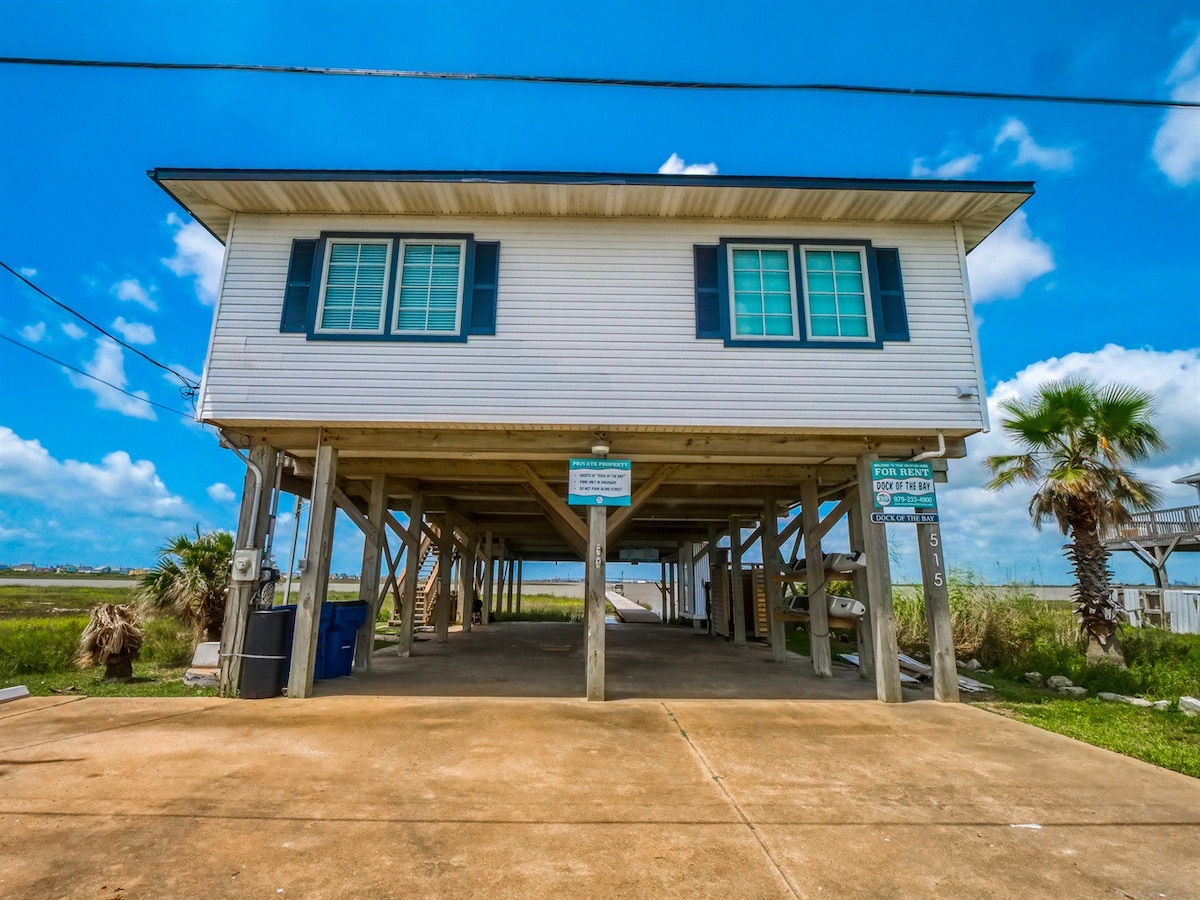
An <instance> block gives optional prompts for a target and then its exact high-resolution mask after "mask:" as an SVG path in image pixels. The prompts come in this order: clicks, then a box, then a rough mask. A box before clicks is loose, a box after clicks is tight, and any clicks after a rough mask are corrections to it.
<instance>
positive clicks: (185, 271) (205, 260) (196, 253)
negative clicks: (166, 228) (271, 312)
mask: <svg viewBox="0 0 1200 900" xmlns="http://www.w3.org/2000/svg"><path fill="white" fill-rule="evenodd" d="M167 224H168V225H170V226H172V227H173V228H174V229H175V234H174V238H175V255H174V256H170V257H167V258H165V259H164V260H163V265H165V266H166V267H167V268H168V269H170V270H171V271H172V272H174V273H175V274H176V275H178V276H179V277H180V278H187V277H189V276H191V277H193V278H194V279H195V281H196V296H198V297H199V298H200V302H201V303H205V304H207V305H209V306H212V305H214V304H215V303H216V302H217V290H218V289H219V288H220V281H221V263H222V262H223V261H224V259H225V248H224V247H222V246H221V243H220V242H219V241H218V240H217V239H216V238H214V237H213V236H212V235H211V234H209V233H208V232H207V231H205V230H204V226H202V225H201V224H200V223H199V222H184V221H183V219H181V218H179V216H177V215H175V213H171V214H170V215H169V216H167Z"/></svg>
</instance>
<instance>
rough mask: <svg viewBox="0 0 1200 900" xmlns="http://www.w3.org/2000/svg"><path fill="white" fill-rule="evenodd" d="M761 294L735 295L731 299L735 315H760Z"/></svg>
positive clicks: (761, 308) (761, 309)
mask: <svg viewBox="0 0 1200 900" xmlns="http://www.w3.org/2000/svg"><path fill="white" fill-rule="evenodd" d="M762 304H763V298H762V295H761V294H737V295H735V296H734V298H733V311H734V314H735V315H739V316H744V315H761V314H762V311H763V307H762Z"/></svg>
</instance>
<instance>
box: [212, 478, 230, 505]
mask: <svg viewBox="0 0 1200 900" xmlns="http://www.w3.org/2000/svg"><path fill="white" fill-rule="evenodd" d="M207 492H208V496H209V497H211V498H212V499H213V500H216V501H217V502H218V503H232V502H233V501H234V500H236V499H237V494H235V493H234V492H233V488H231V487H230V486H229V485H227V484H225V483H223V482H220V481H218V482H217V483H216V484H210V485H209V486H208V491H207Z"/></svg>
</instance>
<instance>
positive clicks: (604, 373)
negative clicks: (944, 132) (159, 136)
mask: <svg viewBox="0 0 1200 900" xmlns="http://www.w3.org/2000/svg"><path fill="white" fill-rule="evenodd" d="M150 175H151V177H152V178H153V179H154V181H155V182H156V183H157V184H158V185H159V186H161V187H162V188H163V189H164V190H166V191H167V193H168V194H170V195H171V196H173V197H174V198H175V199H176V200H177V201H178V202H179V203H180V204H181V205H182V206H183V207H184V208H185V209H187V210H188V212H190V213H191V214H192V216H194V217H195V218H196V219H197V220H198V221H199V222H201V223H202V224H203V225H204V226H205V227H206V228H207V229H208V230H209V231H210V232H212V233H213V234H214V235H215V236H216V237H217V238H218V239H219V240H221V241H222V242H223V243H224V244H225V246H226V258H225V266H224V270H223V273H222V278H221V285H220V291H219V298H218V302H217V306H216V310H215V319H214V324H213V330H212V339H211V343H210V346H209V349H208V356H207V360H206V364H205V368H204V373H205V374H204V383H203V386H202V389H201V393H200V397H199V415H200V418H202V419H203V420H204V421H205V422H208V423H210V424H212V425H214V426H216V427H217V428H218V429H220V430H221V432H222V433H223V434H224V435H225V437H226V439H227V440H228V441H230V442H231V443H232V445H233V446H236V447H238V448H241V449H242V451H243V452H246V451H248V453H249V456H250V458H251V461H253V462H254V464H255V466H257V467H258V470H259V472H260V474H261V475H262V476H263V480H262V482H261V483H263V484H266V485H270V484H272V483H274V482H275V475H274V473H275V472H276V471H277V468H278V466H279V465H281V464H282V463H281V461H282V460H284V459H286V460H287V461H288V463H287V467H286V470H285V471H284V472H283V473H282V474H281V476H280V479H279V483H280V484H281V485H282V487H283V489H284V490H287V491H289V492H291V493H295V494H299V495H302V496H307V497H310V498H311V501H312V511H313V512H312V515H311V518H310V525H309V531H308V539H307V546H308V548H309V549H308V551H307V554H305V558H306V566H305V567H304V571H303V575H302V577H301V585H300V589H299V607H298V612H297V622H296V627H295V631H294V634H295V639H294V640H295V643H294V645H293V652H292V657H291V658H292V670H291V673H290V680H289V686H288V696H289V697H305V696H308V695H309V693H310V692H311V690H312V677H313V660H314V653H315V649H314V641H315V639H316V637H315V636H316V633H317V627H318V625H317V623H318V621H319V618H320V607H321V605H322V603H323V601H324V596H325V593H326V589H327V586H328V580H329V577H330V576H329V547H330V545H331V541H332V538H331V536H330V529H331V527H332V525H331V523H332V520H333V519H332V514H333V510H334V508H335V507H337V508H340V509H343V510H345V511H346V512H347V514H348V515H350V516H351V518H352V519H353V520H354V521H355V522H356V523H357V524H358V525H359V527H360V528H361V529H362V530H363V532H364V534H366V535H367V537H368V540H367V550H366V551H365V555H364V578H363V583H362V588H361V590H362V594H361V596H362V597H363V598H364V599H366V600H369V601H370V602H372V603H375V602H377V597H378V588H379V584H378V579H377V572H378V569H379V565H380V564H379V559H380V558H381V557H382V556H383V553H382V549H381V548H383V542H384V540H385V538H387V539H388V540H390V541H394V542H396V543H395V546H396V548H397V554H396V555H399V553H400V550H401V548H404V553H405V559H406V562H405V565H403V566H399V567H398V571H397V574H396V580H397V581H399V582H401V583H402V584H403V619H404V623H403V625H402V632H403V634H402V638H401V644H400V647H401V650H400V652H401V653H406V652H407V651H408V648H409V646H411V644H410V642H411V630H412V617H413V616H420V615H426V614H428V615H429V621H430V623H431V624H433V625H435V626H436V631H437V635H438V639H439V640H440V641H443V642H445V641H447V640H448V630H449V626H450V624H451V622H452V621H453V620H455V619H457V620H458V621H460V622H461V623H462V628H463V630H464V631H466V630H469V629H470V628H471V613H470V610H471V603H470V600H469V598H470V597H471V596H472V595H473V594H476V593H482V594H483V595H484V600H483V608H484V609H483V614H482V618H483V621H484V622H487V617H488V613H489V611H490V610H491V609H492V607H493V602H494V599H495V598H494V591H493V579H492V576H491V575H490V574H487V575H483V576H478V577H477V575H476V573H477V572H484V571H486V572H488V573H491V572H494V571H495V568H494V563H495V561H496V558H497V557H502V558H503V559H504V560H506V561H508V562H509V566H508V569H507V571H508V576H507V577H508V582H509V584H511V583H512V580H513V576H512V565H511V564H512V563H513V562H515V563H516V565H517V567H518V569H517V571H518V577H519V565H520V563H521V562H522V561H523V560H525V559H529V560H543V561H549V560H568V559H570V560H586V562H587V569H586V570H587V572H588V575H589V579H590V581H591V583H592V584H593V585H596V584H599V585H601V586H602V585H603V583H604V572H605V565H606V562H607V561H608V560H609V559H612V560H618V559H620V558H621V555H622V554H623V553H624V554H626V555H627V558H632V559H639V560H643V561H647V562H649V561H657V562H658V563H659V565H660V566H661V570H660V572H661V575H662V580H663V582H664V584H665V585H666V587H667V591H668V595H669V599H665V600H664V603H665V604H666V605H667V608H668V609H669V610H670V611H671V612H673V613H674V614H676V615H678V616H684V617H687V618H690V619H692V620H693V621H694V622H695V623H696V624H697V626H705V625H706V624H710V625H711V627H712V630H713V631H714V632H715V633H716V634H718V635H725V634H728V635H729V636H730V637H731V638H732V639H733V640H734V641H735V643H743V642H745V640H746V639H747V635H748V634H749V635H751V636H756V637H758V638H760V639H764V640H769V641H770V643H771V646H772V650H773V654H774V658H775V659H776V660H777V661H779V662H783V661H784V660H785V659H786V658H787V652H786V645H785V633H784V629H785V621H789V620H795V619H796V618H797V617H798V616H800V615H805V616H810V617H811V622H810V623H809V627H810V629H811V632H812V634H813V667H814V669H815V672H816V674H817V675H818V676H829V675H830V672H831V669H830V664H831V660H830V643H829V636H828V628H827V625H828V622H827V612H826V600H827V598H826V597H825V595H824V588H823V583H822V584H820V585H815V586H814V589H813V591H814V596H813V597H812V598H809V602H808V604H807V612H804V613H793V612H789V611H788V610H785V609H784V606H783V594H782V592H783V590H784V585H785V583H786V584H790V583H793V582H795V581H796V579H795V578H794V577H791V569H790V568H788V567H786V566H785V565H784V561H783V560H782V559H781V558H780V554H779V549H780V547H781V546H782V544H783V541H784V540H785V539H786V538H789V537H790V536H791V535H792V534H794V533H796V532H795V530H793V528H792V527H790V526H788V527H785V529H784V530H785V532H786V533H785V534H780V525H779V520H780V518H782V517H783V516H785V515H787V514H788V513H789V511H790V512H795V511H797V510H800V511H801V515H800V516H799V517H798V518H797V520H796V522H797V524H796V526H794V528H797V529H800V530H802V531H803V533H804V534H806V535H808V538H807V540H806V544H807V545H808V546H807V548H806V556H807V562H808V564H809V566H810V570H812V569H814V568H816V567H823V563H822V555H821V547H820V545H821V535H824V534H826V533H827V532H828V530H829V527H830V526H831V525H832V524H833V522H832V521H822V520H821V513H822V512H824V513H825V515H826V517H828V516H831V515H832V516H834V521H836V520H837V519H839V518H841V517H843V516H848V517H849V528H850V533H851V539H850V540H851V544H852V545H853V547H852V549H854V550H857V551H863V552H864V554H865V555H864V558H865V559H866V560H868V565H867V567H866V569H864V570H862V571H861V576H858V575H856V576H855V581H856V586H855V591H856V596H857V597H858V598H859V599H861V600H863V601H864V602H865V603H866V607H867V613H866V614H865V615H864V616H863V619H862V623H863V628H862V629H861V631H860V634H861V635H862V637H861V638H860V658H861V661H862V665H863V667H864V670H865V671H870V672H873V674H874V677H875V679H876V685H877V689H878V692H879V696H880V698H881V699H887V700H898V699H899V698H900V674H899V669H898V666H897V661H896V634H895V623H894V619H893V612H892V606H891V604H892V600H891V591H890V573H889V568H888V553H887V544H886V532H885V527H886V526H885V525H884V524H881V521H882V520H881V519H880V518H879V517H878V516H879V515H881V514H880V513H879V507H878V506H877V503H878V497H879V494H878V492H874V491H873V489H872V484H873V482H872V475H873V472H874V471H877V470H873V468H872V466H873V464H876V463H889V462H897V461H909V460H912V459H913V458H914V457H918V458H920V459H922V460H926V459H932V460H933V461H934V465H935V466H936V468H937V469H938V470H939V471H940V472H942V473H944V471H945V466H944V460H945V459H946V458H957V457H962V456H964V455H965V453H966V446H965V440H966V438H967V437H968V436H970V435H972V434H975V433H977V432H979V431H981V430H983V429H984V428H986V427H987V424H988V423H987V409H986V403H985V396H986V391H985V390H984V381H983V372H982V369H981V365H980V360H979V347H978V342H977V340H976V334H975V326H974V322H973V319H972V309H971V301H970V289H969V285H968V282H967V270H966V257H967V254H968V253H969V252H971V250H973V249H974V248H975V247H976V246H977V245H978V244H979V243H980V242H981V241H982V240H983V239H984V238H985V237H986V236H987V235H988V234H990V233H991V232H992V231H993V230H994V229H995V228H996V227H997V226H999V225H1000V224H1001V223H1002V222H1003V221H1004V220H1005V219H1006V218H1007V217H1008V216H1010V215H1011V214H1012V213H1013V212H1014V211H1015V210H1017V209H1018V208H1019V207H1020V206H1021V205H1022V204H1023V203H1024V202H1025V201H1026V200H1027V199H1028V198H1029V197H1030V196H1031V195H1032V193H1033V187H1032V185H1030V184H1028V183H1014V182H956V181H933V180H873V179H828V178H777V177H736V176H734V177H729V176H713V177H704V178H699V177H694V176H674V175H621V174H605V173H601V174H583V173H564V172H487V171H469V172H396V171H288V170H284V171H279V170H266V171H249V170H219V169H218V170H213V169H156V170H154V171H153V172H151V173H150ZM606 456H607V457H611V458H615V459H619V460H628V461H630V463H631V468H630V469H628V470H622V471H626V472H628V476H627V477H628V481H627V482H625V481H624V479H625V478H626V476H625V475H620V474H615V475H613V476H612V477H613V479H614V481H613V484H618V485H619V484H628V487H629V492H630V496H629V504H628V505H627V506H622V507H618V508H616V509H615V510H614V511H612V512H611V514H610V515H608V516H607V518H604V516H603V514H604V509H603V508H600V507H597V508H595V509H593V510H591V511H588V512H586V513H585V514H584V515H580V513H579V512H578V508H573V507H571V506H570V505H568V502H567V500H568V478H569V473H568V464H569V461H570V460H571V459H573V458H575V459H579V458H588V459H589V460H590V461H591V462H590V463H588V464H587V465H584V466H582V467H577V468H580V469H581V470H585V469H587V466H588V465H591V464H592V463H595V461H596V459H598V458H600V459H602V458H604V457H606ZM609 471H611V472H617V469H616V468H614V467H610V470H609ZM897 471H899V470H897ZM880 477H882V476H880ZM256 483H258V482H257V481H256V480H255V479H250V480H248V481H247V484H248V485H250V486H251V488H250V489H251V490H253V484H256ZM265 493H266V494H269V493H270V491H267V492H265ZM901 496H909V495H907V494H902V495H901ZM259 499H260V506H259V508H258V512H255V513H252V514H248V515H247V516H246V520H245V521H243V522H242V523H241V524H240V531H239V537H238V541H239V544H238V545H239V547H246V548H262V547H264V545H265V540H266V529H267V528H268V527H269V521H270V516H269V515H268V512H269V508H270V498H269V496H268V497H263V496H260V498H259ZM577 499H579V498H577ZM822 504H824V505H825V508H824V510H822V508H821V507H822ZM252 508H253V502H251V503H249V504H244V505H243V509H244V510H247V511H250V510H252ZM392 510H396V511H399V512H401V513H404V514H407V515H408V516H409V517H410V518H411V524H410V525H409V526H407V527H405V526H404V525H403V524H402V523H401V522H400V520H399V519H396V518H395V517H390V518H389V516H391V513H390V511H392ZM873 516H875V518H873ZM585 517H586V520H585ZM251 518H253V522H254V523H255V524H254V527H253V528H252V527H251V526H252V523H251ZM914 518H916V517H915V516H914ZM921 528H924V529H926V530H924V531H919V532H918V533H919V534H920V535H921V540H922V541H923V542H926V543H929V542H932V543H931V546H933V547H935V548H936V549H935V551H934V552H933V553H932V555H931V557H930V559H931V560H932V562H930V565H931V566H933V567H934V568H932V569H930V571H929V573H928V579H929V580H928V582H927V588H928V589H929V590H930V591H932V592H933V595H934V596H935V597H936V596H940V593H939V592H943V591H944V580H945V579H944V572H942V570H941V568H939V567H942V566H943V565H944V563H943V562H942V557H941V548H940V536H938V535H937V533H936V530H933V531H930V530H929V529H930V528H933V529H936V526H935V525H931V523H929V522H925V523H924V524H922V525H919V526H918V529H921ZM751 529H753V536H752V537H751V536H747V535H745V534H743V532H746V531H749V530H751ZM743 537H745V538H746V539H747V540H753V541H754V542H756V543H760V544H761V547H762V550H763V552H762V558H763V559H764V560H766V571H765V572H764V571H763V570H761V567H760V571H759V575H758V576H756V578H754V579H747V580H746V581H745V582H743V578H742V570H743V568H748V567H744V566H743V564H742V562H741V551H742V547H741V544H742V538H743ZM964 539H965V538H964ZM726 540H731V541H732V542H733V543H734V544H736V546H733V547H726V546H724V542H725V541H726ZM282 545H283V541H282V540H279V539H276V540H275V541H274V542H273V544H272V546H274V547H275V548H276V549H277V550H278V548H279V547H280V546H282ZM431 558H436V559H437V560H438V562H437V564H436V565H437V568H436V570H435V571H436V575H434V574H431V575H430V576H429V577H428V578H427V579H422V582H421V587H420V590H418V585H417V583H416V580H417V577H418V572H419V571H421V569H420V568H419V567H420V566H423V565H425V564H426V563H427V561H428V560H429V559H431ZM410 561H411V564H410ZM785 570H786V571H785ZM501 571H502V572H503V571H505V570H504V569H502V570H501ZM454 572H457V574H454ZM789 578H791V581H790V582H789V581H788V579H789ZM456 585H457V587H455V586H456ZM247 591H251V587H249V586H245V587H241V588H237V590H236V591H235V594H234V596H235V601H234V605H233V610H234V612H233V614H232V617H231V620H230V621H231V623H232V627H231V628H229V629H227V634H226V641H227V642H228V643H227V646H226V647H224V648H223V649H222V660H228V661H229V662H226V663H225V664H224V665H225V668H224V669H223V672H224V675H223V682H222V686H223V690H224V691H225V692H226V693H229V692H232V691H234V690H236V687H237V671H238V669H237V667H238V666H239V665H240V663H239V662H238V660H239V659H240V657H239V655H238V654H239V653H240V649H239V648H240V641H241V640H242V637H241V636H242V633H243V629H244V622H245V614H244V612H243V611H244V610H245V609H246V608H248V604H249V596H250V594H249V593H247ZM452 592H454V594H456V596H457V597H458V598H460V599H459V600H458V601H457V602H458V606H457V607H455V608H452V607H451V603H450V600H451V596H452ZM746 592H750V593H751V594H753V595H754V596H752V597H747V596H745V593H746ZM592 596H593V598H595V597H597V596H599V597H600V598H601V599H599V600H594V601H593V603H592V605H591V606H589V609H590V610H591V612H590V613H589V616H590V620H589V624H588V626H587V628H586V631H585V633H586V634H587V635H588V638H587V640H588V647H589V648H590V652H589V653H588V654H587V659H588V662H587V664H586V665H587V694H588V696H589V697H593V698H598V697H602V696H603V691H604V674H603V673H604V653H603V641H604V627H603V600H602V590H601V592H600V594H599V595H597V594H595V592H592ZM597 603H598V604H599V605H596V604H597ZM938 603H940V601H938ZM418 607H419V609H418ZM430 607H432V609H433V611H432V612H430ZM750 607H753V608H754V609H755V610H756V613H755V614H754V615H749V614H745V615H744V614H743V612H744V611H746V610H747V609H749V608H750ZM931 609H936V611H935V613H934V617H935V618H936V619H937V620H938V621H939V623H941V625H945V627H946V629H947V630H946V631H945V634H947V635H948V622H949V612H948V607H947V608H946V609H945V610H942V608H941V606H938V605H936V604H935V603H934V602H933V601H931ZM597 617H599V619H597ZM789 617H790V618H789ZM370 621H371V619H370V617H369V618H368V622H370ZM365 627H366V628H369V627H370V626H369V625H368V626H365ZM942 633H943V632H942V631H937V634H939V635H941V634H942ZM369 637H370V635H369V631H367V630H364V631H363V632H362V633H361V634H360V651H361V653H360V658H359V662H358V664H359V665H361V666H366V665H369V663H370V654H369V652H368V651H367V650H365V649H363V647H364V646H365V645H366V644H367V642H368V640H369ZM937 640H939V641H941V640H943V638H942V637H939V638H937ZM935 651H937V652H935V655H934V658H935V666H936V668H937V672H938V673H940V674H939V675H938V677H937V681H938V683H939V685H946V687H945V691H944V692H941V693H939V696H943V697H945V698H946V699H950V698H951V697H950V695H951V694H953V695H954V696H957V694H956V691H957V688H956V684H957V681H956V678H955V675H954V671H953V647H952V646H951V647H948V648H945V647H938V648H935ZM939 691H941V688H939Z"/></svg>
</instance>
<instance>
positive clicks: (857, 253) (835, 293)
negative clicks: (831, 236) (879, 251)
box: [800, 247, 875, 341]
mask: <svg viewBox="0 0 1200 900" xmlns="http://www.w3.org/2000/svg"><path fill="white" fill-rule="evenodd" d="M800 256H801V259H802V260H803V268H804V316H805V324H806V326H807V329H808V337H809V340H813V341H821V340H839V341H847V340H848V341H873V340H875V322H874V315H873V313H872V309H871V291H870V287H869V284H868V279H867V254H866V251H864V250H863V249H862V248H861V247H801V248H800Z"/></svg>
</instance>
